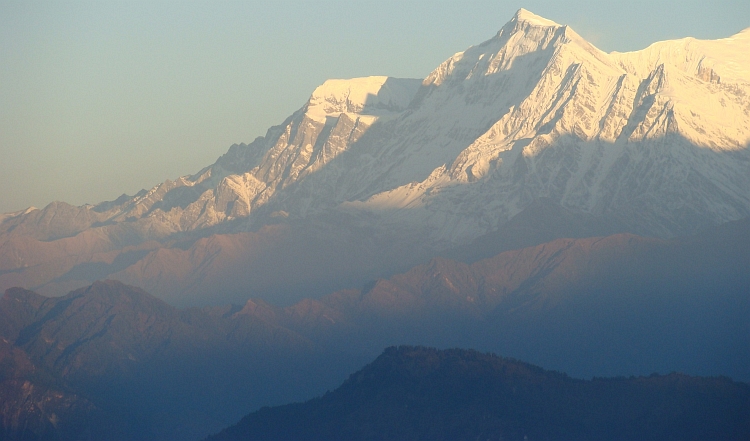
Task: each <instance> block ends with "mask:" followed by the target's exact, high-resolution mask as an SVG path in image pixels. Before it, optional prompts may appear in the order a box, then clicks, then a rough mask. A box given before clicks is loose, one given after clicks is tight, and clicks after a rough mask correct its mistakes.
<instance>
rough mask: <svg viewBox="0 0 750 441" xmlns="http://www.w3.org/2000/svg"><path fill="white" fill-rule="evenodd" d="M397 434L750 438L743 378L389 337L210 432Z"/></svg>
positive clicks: (748, 393) (289, 436)
mask: <svg viewBox="0 0 750 441" xmlns="http://www.w3.org/2000/svg"><path fill="white" fill-rule="evenodd" d="M394 439H398V440H433V441H437V440H451V441H457V440H477V439H481V440H579V441H585V440H597V441H608V440H660V441H662V440H709V439H715V440H725V441H730V440H747V439H750V386H748V385H747V384H743V383H735V382H732V381H731V380H729V379H727V378H700V377H690V376H687V375H682V374H674V373H673V374H669V375H652V376H650V377H630V378H624V377H623V378H608V379H606V378H604V379H603V378H597V379H594V380H588V381H584V380H577V379H573V378H570V377H568V376H566V375H564V374H561V373H558V372H552V371H546V370H543V369H541V368H539V367H536V366H533V365H530V364H527V363H523V362H520V361H516V360H512V359H506V358H501V357H498V356H495V355H491V354H482V353H479V352H476V351H467V350H459V349H451V350H436V349H430V348H424V347H398V348H397V347H391V348H388V349H386V350H385V352H383V354H382V355H381V356H380V357H378V358H377V359H376V360H375V361H374V362H372V363H371V364H369V365H367V366H365V367H364V368H363V369H362V370H360V371H358V372H357V373H355V374H353V375H352V376H351V377H349V379H348V380H347V381H346V382H345V383H344V384H343V385H342V386H341V387H339V388H338V389H336V390H334V391H333V392H329V393H326V394H325V395H324V396H322V397H320V398H315V399H313V400H310V401H307V402H305V403H300V404H290V405H285V406H279V407H273V408H263V409H261V410H259V411H257V412H254V413H252V414H250V415H248V416H246V417H245V418H243V419H242V420H241V421H240V422H239V423H238V424H237V425H235V426H232V427H230V428H228V429H226V430H224V431H222V432H221V433H219V434H217V435H215V436H212V437H209V438H208V440H210V441H239V440H247V441H249V440H258V441H259V440H298V441H308V440H309V441H313V440H316V441H317V440H321V441H322V440H350V441H355V440H394Z"/></svg>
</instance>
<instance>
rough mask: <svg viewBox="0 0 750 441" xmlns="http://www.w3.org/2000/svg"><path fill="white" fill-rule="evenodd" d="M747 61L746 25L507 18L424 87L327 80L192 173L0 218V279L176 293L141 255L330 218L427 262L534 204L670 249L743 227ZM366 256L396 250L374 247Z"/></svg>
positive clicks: (150, 257) (192, 265)
mask: <svg viewBox="0 0 750 441" xmlns="http://www.w3.org/2000/svg"><path fill="white" fill-rule="evenodd" d="M749 50H750V31H747V30H746V31H743V32H741V33H739V34H736V35H734V36H732V37H729V38H725V39H721V40H715V41H700V40H695V39H683V40H676V41H666V42H660V43H655V44H654V45H652V46H650V47H648V48H646V49H644V50H642V51H637V52H630V53H611V54H607V53H604V52H602V51H600V50H599V49H597V48H595V47H594V46H592V45H591V44H590V43H588V42H586V41H585V40H583V39H582V38H581V37H580V36H579V35H578V34H576V33H575V32H574V31H573V30H572V29H570V28H569V27H567V26H561V25H558V24H556V23H554V22H551V21H549V20H546V19H543V18H541V17H538V16H536V15H534V14H532V13H530V12H528V11H525V10H520V11H519V12H518V13H517V14H516V15H515V16H514V17H513V19H512V20H511V21H510V22H508V23H507V24H506V25H505V26H503V27H502V29H501V30H500V31H499V32H498V33H497V35H495V36H494V37H493V38H491V39H489V40H487V41H485V42H484V43H482V44H480V45H478V46H473V47H471V48H469V49H467V50H466V51H463V52H459V53H457V54H455V55H453V56H452V57H450V58H449V59H448V60H446V61H445V62H444V63H442V64H441V65H440V66H438V67H437V68H436V69H435V70H434V71H433V72H432V73H431V74H430V75H428V76H427V77H426V78H425V79H423V80H411V79H395V78H388V77H367V78H356V79H351V80H329V81H327V82H325V83H324V84H323V85H321V86H320V87H318V88H317V89H316V90H315V91H314V92H313V94H312V95H311V97H310V99H309V100H308V102H307V103H306V104H305V105H304V106H303V107H302V108H301V109H300V110H298V111H297V112H295V113H294V114H293V115H291V116H290V117H289V118H288V119H287V120H286V121H284V122H283V123H282V124H281V125H279V126H275V127H272V128H270V129H269V130H268V132H267V134H266V135H265V136H264V137H259V138H257V139H256V140H254V141H253V142H252V143H250V144H248V145H245V144H240V145H234V146H232V147H231V148H230V149H229V151H228V152H227V153H226V154H225V155H223V156H222V157H221V158H219V159H218V160H217V161H216V163H214V164H213V165H211V166H208V167H206V168H205V169H203V170H201V171H200V172H198V173H196V174H195V175H192V176H184V177H181V178H179V179H177V180H175V181H170V180H168V181H165V182H164V183H162V184H160V185H158V186H156V187H154V188H152V189H150V190H148V191H145V190H144V191H142V192H141V193H139V194H137V195H135V196H132V197H131V196H126V195H123V196H121V197H120V198H118V199H117V200H115V201H110V202H103V203H100V204H98V205H95V206H86V207H70V206H67V205H65V204H51V205H50V206H48V207H46V208H45V209H43V210H27V211H26V212H20V213H12V214H9V215H4V216H2V218H0V247H2V253H1V254H0V287H10V286H14V285H20V286H24V287H27V288H32V287H33V288H39V289H46V290H47V292H49V293H60V292H65V291H66V290H68V289H71V288H77V287H79V286H83V285H86V284H88V283H90V282H91V281H93V280H95V278H97V277H102V276H115V277H118V278H121V279H126V280H127V281H129V282H133V283H139V284H141V285H142V286H147V287H149V288H150V289H152V288H153V289H156V292H157V293H158V294H159V295H164V296H169V297H172V296H179V293H180V292H183V291H185V289H187V288H185V287H180V286H177V285H174V284H172V285H170V286H166V285H167V284H168V283H166V282H164V280H167V279H169V278H171V277H174V275H172V274H165V273H162V272H159V271H157V270H152V269H147V268H145V266H146V263H147V262H160V261H162V260H161V259H162V258H164V259H173V260H174V259H175V258H174V256H176V255H179V254H181V253H180V250H184V249H185V248H190V247H191V246H193V245H194V244H195V241H196V240H198V239H200V238H205V237H207V236H211V235H214V234H228V233H229V234H236V233H247V232H248V231H250V232H253V233H255V232H258V231H260V230H261V229H262V228H263V227H264V226H269V225H274V224H284V225H291V226H292V229H293V230H294V231H296V233H295V234H292V235H290V236H289V237H294V238H295V240H298V238H299V237H305V236H310V235H313V236H314V235H315V234H316V233H315V232H316V231H319V230H320V231H324V229H325V228H326V227H325V226H323V227H321V225H324V224H325V225H337V226H339V227H340V229H342V230H346V231H347V232H346V233H344V234H350V233H351V234H353V235H355V233H354V232H355V231H360V230H368V235H369V236H370V237H373V238H375V239H374V242H383V243H394V242H397V243H398V242H400V243H408V244H409V245H408V246H407V248H408V247H412V248H418V247H421V249H420V252H424V254H432V255H434V254H436V253H438V252H443V251H445V250H447V249H449V248H453V247H455V246H461V245H467V244H470V243H472V241H476V240H478V238H480V237H483V236H484V235H487V234H493V233H498V234H500V235H502V230H503V228H504V227H505V226H506V225H507V224H508V223H509V221H511V220H512V219H514V217H515V216H518V215H519V214H521V213H523V212H524V210H526V209H528V208H529V207H533V206H534V204H536V203H537V202H538V201H539V200H542V199H543V200H549V201H551V203H553V204H557V205H559V206H560V207H562V208H563V209H565V210H568V211H570V212H574V213H578V214H579V215H581V216H590V217H593V218H595V219H600V220H601V222H596V221H592V222H587V225H589V224H590V225H593V224H599V225H601V224H604V223H606V224H608V225H610V227H609V228H604V229H602V228H598V227H597V228H595V229H594V230H592V231H590V232H589V233H588V234H589V235H594V234H601V232H602V231H604V232H606V233H607V234H609V233H613V232H631V233H637V234H642V235H648V236H659V237H665V238H666V237H673V236H676V235H683V234H691V233H694V232H696V231H698V230H700V229H701V228H705V227H707V226H710V225H717V224H720V223H722V222H726V221H731V220H736V219H740V218H743V217H747V216H749V215H750V173H749V171H750V149H748V143H749V142H750V74H748V72H750V65H748V60H747V57H746V55H745V54H746V53H747V52H748V51H749ZM613 226H614V227H613ZM271 230H273V228H271ZM311 232H312V233H311ZM584 235H585V234H584ZM152 240H153V241H154V242H149V241H152ZM302 240H305V239H302ZM249 242H252V241H249ZM304 246H305V245H304V244H303V245H302V247H304ZM158 248H168V249H169V250H168V251H166V252H161V254H160V251H159V250H158ZM175 248H177V249H175ZM198 248H200V245H198ZM337 251H338V249H337ZM248 252H249V253H251V254H252V253H253V251H248ZM340 252H341V253H349V254H358V253H359V252H360V248H357V247H356V246H354V247H349V248H347V249H346V250H340ZM232 253H233V251H232V252H228V253H227V255H226V256H225V257H227V258H228V257H231V256H235V255H236V253H235V254H232ZM490 253H491V254H494V253H492V252H490ZM121 254H127V256H125V257H119V256H120V255H121ZM165 254H166V255H167V256H165ZM373 255H374V256H375V259H374V260H388V259H396V260H398V259H399V258H401V256H394V254H393V252H392V251H391V250H389V249H387V248H386V247H385V246H377V245H376V249H375V251H373ZM195 256H197V254H196V255H195ZM290 256H291V255H290ZM290 256H288V257H290ZM420 258H421V255H420V256H416V255H415V256H413V257H412V258H410V259H409V258H403V259H401V261H400V262H399V263H400V265H401V266H402V267H403V266H406V265H410V264H413V263H415V262H417V261H418V259H420ZM467 258H468V260H476V257H475V256H468V257H467ZM118 259H119V260H118ZM176 260H180V261H190V262H189V263H184V264H182V267H181V268H180V269H179V271H178V273H184V274H193V273H196V272H200V271H202V270H201V268H205V267H211V262H209V261H205V260H201V261H199V260H200V259H195V258H194V259H184V258H183V257H180V258H178V259H176ZM219 260H221V258H220V259H219ZM261 260H262V259H259V261H261ZM88 264H96V265H99V264H101V265H100V267H97V268H98V269H97V270H96V271H82V270H81V268H82V267H81V265H88ZM105 266H108V267H107V268H105ZM157 266H158V265H157ZM86 268H90V267H86ZM389 269H392V268H389V267H388V266H387V265H379V266H377V267H374V268H373V269H371V270H369V272H368V275H369V277H370V278H372V277H377V276H380V275H382V274H384V273H385V272H387V271H388V270H389ZM246 270H247V267H243V271H245V272H247V271H246ZM329 270H330V268H329V269H328V270H325V271H323V273H330V274H334V273H335V271H329ZM253 271H257V268H256V269H251V270H250V272H253ZM99 273H103V274H101V275H100V274H99ZM233 274H234V275H236V276H237V277H240V278H241V277H243V274H244V273H242V271H240V272H237V273H233ZM200 277H203V276H202V275H201V276H200ZM222 277H223V276H222ZM336 277H339V275H338V274H336V275H335V276H333V275H332V276H331V280H333V279H335V278H336ZM209 278H210V277H209ZM225 278H226V277H225ZM142 280H143V281H142ZM247 282H248V283H250V281H247ZM276 282H278V283H277V284H278V285H279V286H281V285H282V284H283V277H277V280H276ZM162 286H164V287H163V288H162ZM193 286H195V284H193ZM327 286H330V283H328V285H327ZM258 289H261V288H258ZM284 289H286V290H292V289H295V288H294V287H292V286H285V288H284ZM190 296H191V297H192V296H193V294H190ZM197 296H198V297H200V294H198V295H197ZM269 297H270V294H269ZM191 302H192V300H191Z"/></svg>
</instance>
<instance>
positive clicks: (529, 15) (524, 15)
mask: <svg viewBox="0 0 750 441" xmlns="http://www.w3.org/2000/svg"><path fill="white" fill-rule="evenodd" d="M511 22H525V23H528V24H530V25H532V26H552V27H560V26H561V25H559V24H557V23H555V22H554V21H552V20H548V19H546V18H544V17H540V16H538V15H536V14H534V13H533V12H530V11H528V10H526V9H524V8H521V9H519V10H518V11H517V12H516V15H514V16H513V19H512V20H511Z"/></svg>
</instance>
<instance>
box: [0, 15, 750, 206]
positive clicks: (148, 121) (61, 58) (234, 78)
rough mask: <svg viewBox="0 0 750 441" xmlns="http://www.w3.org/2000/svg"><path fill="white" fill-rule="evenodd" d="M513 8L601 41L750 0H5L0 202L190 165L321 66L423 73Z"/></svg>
mask: <svg viewBox="0 0 750 441" xmlns="http://www.w3.org/2000/svg"><path fill="white" fill-rule="evenodd" d="M520 7H524V8H526V9H528V10H530V11H532V12H534V13H536V14H538V15H541V16H543V17H546V18H548V19H551V20H554V21H556V22H558V23H560V24H568V25H570V26H571V27H572V28H573V29H574V30H576V31H577V32H578V33H579V34H581V35H582V36H583V37H584V38H586V39H588V40H589V41H591V42H592V43H594V44H595V45H596V46H598V47H599V48H601V49H603V50H605V51H612V50H618V51H627V50H636V49H641V48H643V47H645V46H647V45H648V44H650V43H652V42H654V41H657V40H664V39H673V38H680V37H685V36H693V37H697V38H721V37H726V36H729V35H731V34H734V33H736V32H738V31H740V30H741V29H744V28H746V27H750V1H748V0H725V1H712V2H708V1H694V0H684V1H661V2H660V1H658V0H654V1H613V2H603V1H589V0H568V1H565V2H560V1H549V0H536V1H534V0H529V1H524V2H521V1H471V0H467V1H461V2H453V1H440V0H433V1H421V0H420V1H417V0H413V1H408V0H406V1H404V0H402V1H390V0H383V1H368V2H363V1H356V0H351V1H333V0H331V1H278V0H277V1H273V2H270V1H269V2H265V1H255V2H252V1H237V2H235V1H217V0H214V1H208V2H191V1H156V0H151V1H145V2H140V1H123V2H117V1H92V2H87V1H75V2H62V1H54V2H47V1H33V2H30V1H18V2H15V1H5V0H0V60H1V61H0V212H9V211H15V210H20V209H23V208H26V207H28V206H30V205H33V206H37V207H43V206H44V205H46V204H47V203H49V202H51V201H53V200H63V201H66V202H69V203H72V204H76V205H80V204H83V203H87V202H88V203H96V202H100V201H103V200H108V199H114V198H116V197H117V196H119V195H120V194H122V193H128V194H133V193H135V192H137V191H138V190H140V189H141V188H150V187H151V186H153V185H155V184H157V183H159V182H162V181H164V180H166V179H175V178H177V177H178V176H180V175H185V174H191V173H194V172H196V171H198V170H199V169H201V168H202V167H204V166H206V165H209V164H211V163H212V162H213V161H214V160H215V159H216V158H217V157H218V156H220V155H221V154H222V153H224V152H225V151H226V150H227V149H228V148H229V146H230V145H231V144H233V143H240V142H250V141H252V140H253V139H254V138H255V137H256V136H260V135H264V134H265V131H266V129H267V128H268V127H269V126H271V125H274V124H279V123H281V122H282V121H283V120H284V119H285V118H286V117H287V116H288V115H290V114H291V113H292V112H294V111H295V110H297V109H298V108H299V107H301V106H302V105H303V104H304V102H305V101H306V100H307V98H308V97H309V95H310V93H311V92H312V90H313V89H314V88H315V87H316V86H317V85H318V84H320V83H322V82H323V81H324V80H325V79H326V78H350V77H356V76H366V75H390V76H396V77H413V78H422V77H424V76H426V75H427V74H428V73H429V72H430V71H431V70H432V69H433V68H434V67H436V66H437V65H438V64H439V63H440V62H442V61H443V60H444V59H446V58H448V57H449V56H451V55H452V54H453V53H455V52H457V51H461V50H463V49H465V48H466V47H468V46H470V45H472V44H479V43H481V42H482V41H484V40H486V39H488V38H491V37H492V36H493V35H494V34H495V33H496V32H497V31H498V30H499V29H500V27H502V25H503V24H504V23H506V22H507V21H508V20H509V19H510V18H511V17H512V16H513V14H514V13H515V11H516V10H517V9H518V8H520Z"/></svg>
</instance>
